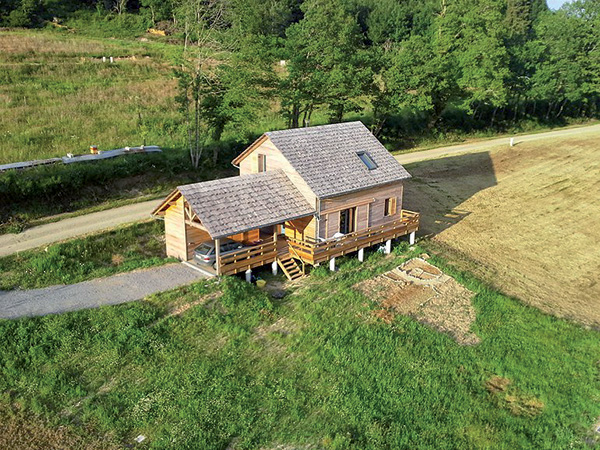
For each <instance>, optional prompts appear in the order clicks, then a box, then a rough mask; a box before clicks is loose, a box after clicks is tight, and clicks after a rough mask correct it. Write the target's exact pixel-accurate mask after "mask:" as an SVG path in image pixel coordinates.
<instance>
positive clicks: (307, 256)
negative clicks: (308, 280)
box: [288, 210, 419, 266]
mask: <svg viewBox="0 0 600 450" xmlns="http://www.w3.org/2000/svg"><path fill="white" fill-rule="evenodd" d="M418 229H419V213H416V212H412V211H407V210H402V218H401V219H400V220H396V221H394V222H390V223H388V224H385V225H381V226H378V227H371V228H367V229H366V230H361V231H357V232H354V233H350V234H347V235H345V236H344V237H341V238H339V239H330V240H327V241H324V242H308V241H298V240H295V239H288V244H289V246H290V248H291V249H293V250H294V251H295V253H296V254H297V255H299V256H300V258H302V260H303V261H304V262H305V263H307V264H311V265H313V266H314V265H317V264H320V263H322V262H325V261H328V260H330V259H331V258H336V257H338V256H343V255H346V254H348V253H352V252H356V251H358V250H360V249H361V248H366V247H371V246H373V245H376V244H380V243H382V242H385V241H387V240H389V239H395V238H398V237H400V236H405V235H407V234H410V233H412V232H413V231H417V230H418Z"/></svg>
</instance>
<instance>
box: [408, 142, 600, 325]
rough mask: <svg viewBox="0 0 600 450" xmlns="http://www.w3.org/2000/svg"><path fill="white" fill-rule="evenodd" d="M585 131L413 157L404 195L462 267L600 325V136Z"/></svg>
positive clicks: (542, 305) (507, 290)
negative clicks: (473, 150) (443, 155)
mask: <svg viewBox="0 0 600 450" xmlns="http://www.w3.org/2000/svg"><path fill="white" fill-rule="evenodd" d="M584 133H585V130H582V135H581V136H579V137H570V138H561V139H554V140H552V141H549V140H542V141H537V142H531V143H519V144H518V145H517V146H516V147H513V148H509V147H508V146H507V147H499V148H497V149H494V150H492V151H490V152H483V153H476V154H469V155H459V156H452V157H447V158H441V159H438V160H433V161H425V162H422V163H419V164H417V165H414V166H412V167H410V166H409V167H410V171H411V173H412V175H413V176H414V181H412V182H411V183H408V184H407V186H406V194H405V199H406V208H408V209H414V210H417V211H420V212H421V214H422V231H424V232H425V233H427V234H432V235H434V238H433V244H434V245H436V246H439V247H441V248H443V249H444V251H447V252H449V253H450V254H451V255H452V258H451V259H461V260H463V262H464V263H463V265H462V267H461V268H462V269H467V270H470V271H472V272H474V273H475V275H476V276H478V277H480V278H483V279H484V280H485V281H486V282H489V283H490V284H492V285H494V286H495V287H496V288H498V289H500V290H502V291H503V292H505V293H507V294H509V295H512V296H515V297H518V298H520V299H521V300H523V301H525V302H527V303H529V304H531V305H533V306H536V307H538V308H540V309H541V310H543V311H545V312H548V313H552V314H555V315H558V316H561V317H567V318H571V319H576V320H577V321H579V322H581V323H584V324H587V325H595V326H599V325H600V308H598V299H599V298H600V283H599V282H598V279H599V278H598V273H600V252H599V251H598V248H600V196H599V195H598V194H597V193H598V192H599V190H600V158H598V150H599V144H598V142H599V141H598V137H600V136H599V135H598V133H597V132H587V133H588V134H584Z"/></svg>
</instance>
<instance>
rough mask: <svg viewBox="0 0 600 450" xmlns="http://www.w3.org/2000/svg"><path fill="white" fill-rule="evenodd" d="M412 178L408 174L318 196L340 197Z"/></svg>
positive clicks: (323, 197) (321, 197) (320, 197)
mask: <svg viewBox="0 0 600 450" xmlns="http://www.w3.org/2000/svg"><path fill="white" fill-rule="evenodd" d="M411 178H412V175H410V174H408V176H406V177H403V178H398V179H397V180H392V181H386V182H385V183H378V184H374V185H373V186H369V187H360V188H354V189H349V190H347V191H343V192H336V193H335V194H327V195H317V198H319V199H321V200H324V199H327V198H333V197H340V196H342V195H348V194H353V193H354V192H360V191H366V190H367V189H373V188H376V187H381V186H387V185H388V184H394V183H400V182H402V181H406V180H409V179H411Z"/></svg>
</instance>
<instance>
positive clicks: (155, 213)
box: [150, 189, 183, 216]
mask: <svg viewBox="0 0 600 450" xmlns="http://www.w3.org/2000/svg"><path fill="white" fill-rule="evenodd" d="M177 194H179V195H183V194H181V192H180V191H179V189H173V190H172V191H171V193H170V194H169V195H167V198H165V199H164V200H163V201H162V203H161V204H160V205H158V206H157V207H156V208H154V210H153V211H152V212H151V213H150V215H151V216H162V215H163V214H164V211H163V210H166V209H168V207H169V203H170V202H172V201H173V197H175V196H176V195H177Z"/></svg>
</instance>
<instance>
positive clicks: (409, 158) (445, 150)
mask: <svg viewBox="0 0 600 450" xmlns="http://www.w3.org/2000/svg"><path fill="white" fill-rule="evenodd" d="M593 133H597V134H600V124H597V125H589V126H583V127H575V128H563V129H559V130H554V131H547V132H544V133H536V134H524V135H520V136H519V135H515V136H514V138H515V142H514V143H515V144H516V145H518V144H519V143H522V142H531V141H538V140H542V139H553V138H558V137H567V136H583V135H589V134H593ZM509 142H510V137H502V138H498V139H489V140H485V141H478V142H472V143H468V144H459V145H451V146H448V147H439V148H434V149H432V150H424V151H422V152H414V153H407V154H404V155H397V156H396V159H397V160H398V162H400V164H409V163H413V162H418V161H423V160H426V159H434V158H440V157H442V156H448V155H456V154H461V153H471V152H480V151H482V150H489V149H491V148H494V147H498V145H502V144H506V146H507V147H508V145H509Z"/></svg>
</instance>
